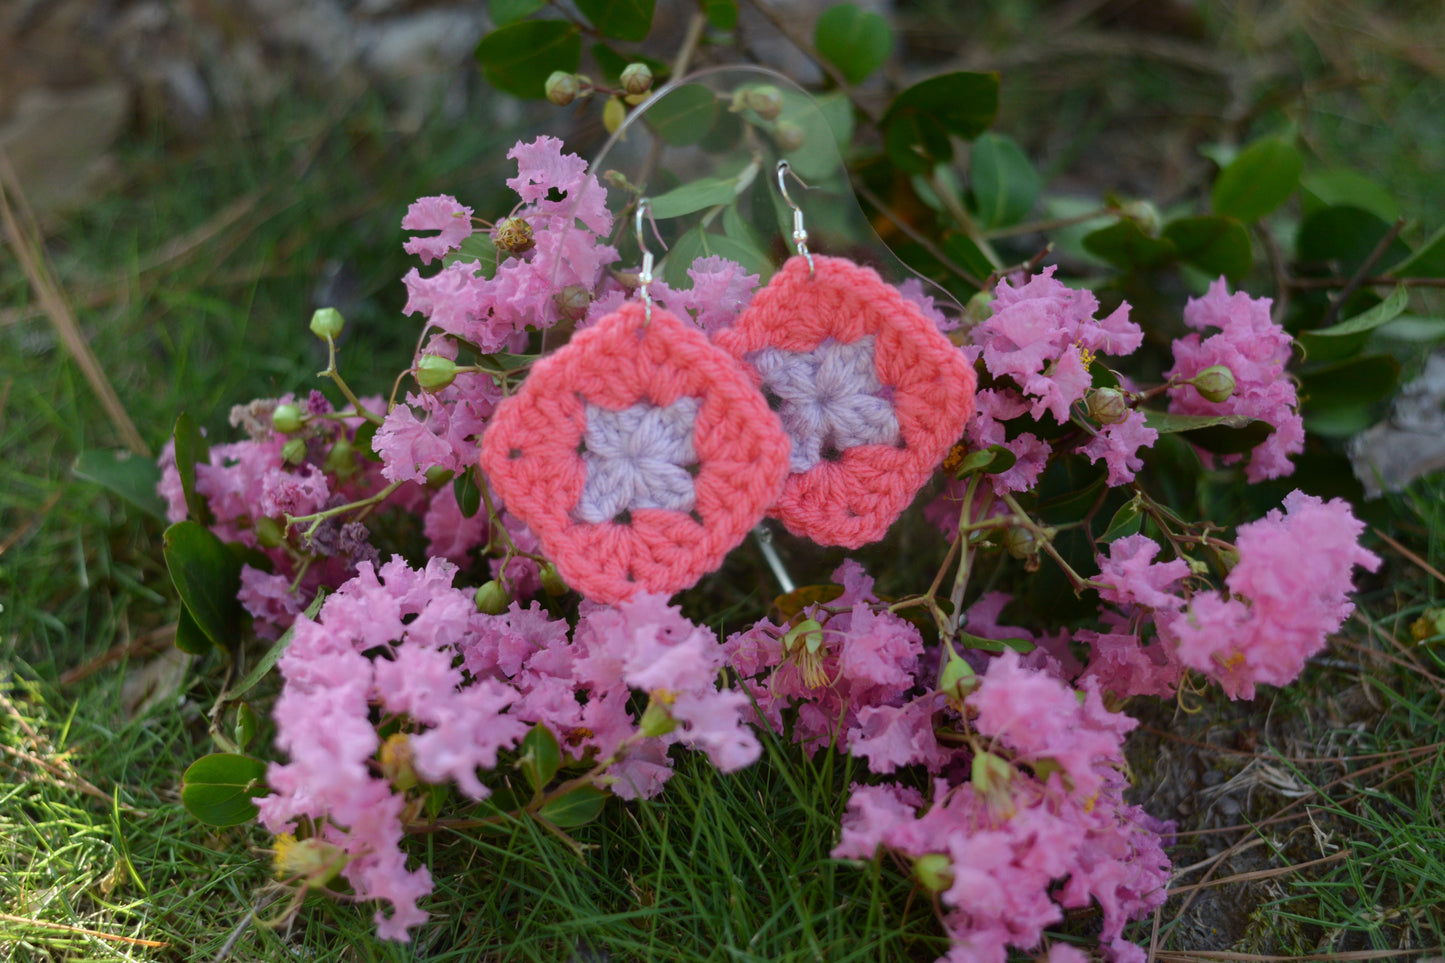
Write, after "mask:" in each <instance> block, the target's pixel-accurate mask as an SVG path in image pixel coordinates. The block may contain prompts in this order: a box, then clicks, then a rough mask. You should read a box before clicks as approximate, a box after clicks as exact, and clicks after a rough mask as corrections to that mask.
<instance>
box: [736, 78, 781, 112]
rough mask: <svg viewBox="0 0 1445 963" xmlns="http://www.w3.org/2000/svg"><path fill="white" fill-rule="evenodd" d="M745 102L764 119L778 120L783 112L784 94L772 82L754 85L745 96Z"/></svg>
mask: <svg viewBox="0 0 1445 963" xmlns="http://www.w3.org/2000/svg"><path fill="white" fill-rule="evenodd" d="M743 104H744V105H745V106H747V107H750V108H752V110H753V112H754V113H755V114H757V115H758V116H759V117H761V118H762V119H763V120H777V119H778V115H779V114H781V113H782V112H783V95H782V94H781V93H779V92H778V88H776V87H774V86H773V85H772V84H764V85H763V86H761V87H754V88H752V89H751V90H749V91H748V92H747V94H746V95H745V96H744V97H743Z"/></svg>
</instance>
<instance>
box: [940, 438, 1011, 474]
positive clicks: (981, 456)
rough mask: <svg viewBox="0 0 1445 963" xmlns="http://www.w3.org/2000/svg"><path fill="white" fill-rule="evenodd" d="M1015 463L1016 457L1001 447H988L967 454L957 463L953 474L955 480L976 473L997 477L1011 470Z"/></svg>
mask: <svg viewBox="0 0 1445 963" xmlns="http://www.w3.org/2000/svg"><path fill="white" fill-rule="evenodd" d="M1017 461H1018V456H1017V455H1015V454H1014V453H1013V452H1011V451H1009V450H1008V449H1007V448H1005V447H1004V446H1003V445H989V446H988V447H987V448H980V449H978V450H977V451H972V452H969V453H968V455H967V456H965V457H964V459H963V461H961V462H959V464H958V468H957V469H955V470H954V473H953V474H954V476H955V477H956V478H963V477H964V476H965V475H970V474H972V473H973V472H976V471H979V472H983V473H984V474H985V475H999V474H1002V473H1004V472H1006V471H1008V470H1009V469H1010V468H1012V467H1013V466H1014V464H1015V463H1016V462H1017Z"/></svg>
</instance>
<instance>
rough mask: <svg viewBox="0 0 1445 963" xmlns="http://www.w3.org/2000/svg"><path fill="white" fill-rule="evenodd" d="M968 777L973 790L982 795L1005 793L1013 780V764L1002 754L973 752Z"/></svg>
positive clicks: (994, 795) (993, 795)
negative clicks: (972, 763)
mask: <svg viewBox="0 0 1445 963" xmlns="http://www.w3.org/2000/svg"><path fill="white" fill-rule="evenodd" d="M970 778H971V781H972V784H974V789H975V791H977V792H978V794H981V795H984V797H998V795H1000V794H1004V795H1007V792H1009V785H1010V784H1012V782H1013V766H1012V765H1009V761H1007V759H1004V758H1003V756H996V755H994V753H991V752H980V753H975V755H974V765H972V771H971V774H970Z"/></svg>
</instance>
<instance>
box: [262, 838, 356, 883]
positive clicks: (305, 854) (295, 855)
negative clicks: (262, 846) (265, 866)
mask: <svg viewBox="0 0 1445 963" xmlns="http://www.w3.org/2000/svg"><path fill="white" fill-rule="evenodd" d="M274 851H275V854H276V855H275V857H274V859H273V865H274V867H275V870H276V878H277V879H299V880H302V881H303V882H305V884H306V888H307V889H321V888H323V887H325V886H326V884H328V883H330V882H331V881H332V880H333V879H335V878H336V876H337V874H338V873H340V872H341V870H342V869H343V868H344V867H345V866H346V864H347V862H348V861H350V858H351V857H349V856H347V855H346V851H345V850H343V849H342V848H341V847H340V846H338V845H336V844H335V843H328V842H327V841H326V840H324V839H320V838H318V837H316V836H313V837H311V838H310V839H303V840H301V841H300V842H297V841H296V837H295V836H292V835H291V834H290V833H282V834H281V835H280V836H277V837H276V845H275V850H274Z"/></svg>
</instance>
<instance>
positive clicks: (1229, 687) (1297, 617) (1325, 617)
mask: <svg viewBox="0 0 1445 963" xmlns="http://www.w3.org/2000/svg"><path fill="white" fill-rule="evenodd" d="M1363 531H1364V523H1363V522H1361V521H1359V520H1358V519H1357V518H1355V516H1354V513H1353V512H1352V511H1351V510H1350V506H1349V504H1348V503H1347V502H1345V501H1343V500H1342V499H1338V498H1335V499H1331V500H1330V501H1328V502H1326V501H1322V500H1321V499H1319V498H1317V497H1315V496H1313V495H1306V494H1304V493H1303V492H1299V491H1295V492H1292V493H1290V494H1289V495H1287V496H1285V500H1284V511H1283V512H1280V510H1279V509H1273V510H1271V511H1270V512H1269V514H1268V515H1266V516H1265V517H1264V518H1261V519H1259V520H1258V521H1254V522H1249V523H1247V524H1245V525H1241V526H1240V527H1239V533H1238V536H1237V538H1236V542H1235V545H1236V548H1237V550H1238V552H1239V562H1238V564H1236V565H1235V566H1234V568H1233V569H1232V570H1231V571H1230V573H1229V575H1227V576H1226V577H1225V580H1224V583H1225V585H1226V586H1227V587H1228V589H1229V597H1225V596H1224V595H1223V594H1222V593H1220V592H1217V591H1209V592H1198V593H1195V595H1194V596H1193V598H1192V599H1190V602H1189V606H1188V608H1187V609H1186V610H1184V611H1183V612H1179V613H1176V614H1173V615H1171V616H1170V617H1168V618H1167V619H1161V620H1160V623H1159V626H1160V631H1161V632H1162V633H1164V634H1165V635H1166V636H1167V637H1168V638H1169V639H1171V640H1172V641H1173V642H1174V644H1175V645H1176V646H1177V648H1178V652H1179V658H1180V659H1181V660H1182V661H1183V663H1184V664H1185V665H1187V666H1189V667H1190V668H1192V669H1196V670H1198V671H1200V672H1202V673H1204V674H1205V675H1206V676H1209V677H1210V678H1212V679H1214V680H1215V681H1217V682H1219V684H1220V685H1221V686H1223V687H1224V690H1225V692H1226V693H1228V695H1229V696H1230V697H1231V698H1235V699H1238V698H1244V699H1251V698H1253V697H1254V691H1255V685H1256V684H1257V683H1261V682H1262V683H1266V684H1268V685H1285V684H1286V683H1289V682H1291V681H1293V680H1294V679H1295V677H1296V676H1298V675H1299V674H1300V672H1301V671H1302V670H1303V669H1304V665H1305V660H1306V659H1308V658H1309V657H1310V656H1312V655H1314V654H1315V653H1317V652H1319V651H1320V650H1321V649H1322V648H1324V645H1325V642H1326V640H1327V638H1328V636H1329V635H1330V633H1332V632H1335V631H1337V630H1338V629H1339V627H1340V626H1341V625H1342V624H1343V623H1344V620H1345V619H1346V618H1347V617H1348V616H1349V614H1350V613H1351V612H1353V611H1354V604H1353V603H1352V602H1351V601H1350V600H1349V592H1350V591H1351V589H1352V588H1353V581H1352V574H1351V573H1352V571H1353V569H1354V567H1355V566H1356V565H1359V566H1361V567H1362V568H1364V569H1366V570H1367V571H1374V570H1375V569H1377V568H1378V567H1379V565H1380V559H1379V556H1377V555H1375V554H1374V553H1372V552H1369V551H1366V550H1365V549H1364V548H1362V547H1360V545H1359V544H1358V538H1359V535H1360V533H1361V532H1363Z"/></svg>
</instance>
